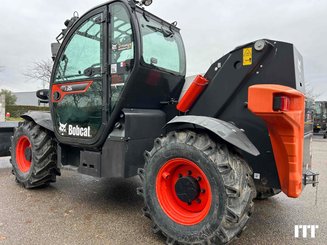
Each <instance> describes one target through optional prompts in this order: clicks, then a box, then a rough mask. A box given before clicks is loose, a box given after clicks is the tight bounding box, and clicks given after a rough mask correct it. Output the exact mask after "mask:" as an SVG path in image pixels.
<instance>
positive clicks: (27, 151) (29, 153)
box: [24, 147, 32, 162]
mask: <svg viewBox="0 0 327 245" xmlns="http://www.w3.org/2000/svg"><path fill="white" fill-rule="evenodd" d="M24 155H25V159H26V160H27V161H29V162H30V161H32V150H31V147H27V148H26V149H25V152H24Z"/></svg>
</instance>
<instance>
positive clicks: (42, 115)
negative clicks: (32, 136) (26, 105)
mask: <svg viewBox="0 0 327 245" xmlns="http://www.w3.org/2000/svg"><path fill="white" fill-rule="evenodd" d="M21 118H24V119H25V120H33V121H34V122H35V123H36V124H38V125H40V126H42V127H43V128H46V129H48V130H50V131H51V132H53V124H52V118H51V114H50V112H44V111H42V112H41V111H29V112H27V113H25V114H23V115H21Z"/></svg>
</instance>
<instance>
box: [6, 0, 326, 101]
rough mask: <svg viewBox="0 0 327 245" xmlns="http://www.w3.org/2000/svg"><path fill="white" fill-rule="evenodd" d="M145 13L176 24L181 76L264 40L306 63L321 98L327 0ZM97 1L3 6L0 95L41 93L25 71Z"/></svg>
mask: <svg viewBox="0 0 327 245" xmlns="http://www.w3.org/2000/svg"><path fill="white" fill-rule="evenodd" d="M153 1H154V3H153V4H152V6H150V7H149V8H148V10H149V11H151V12H153V13H155V14H156V15H159V16H160V17H161V18H163V19H165V20H167V21H169V22H173V21H175V20H176V21H177V22H178V26H179V27H180V28H181V29H182V36H183V39H184V43H185V46H186V54H187V74H188V75H192V74H197V73H204V72H205V71H206V70H207V69H208V67H209V66H210V63H212V62H213V61H215V60H217V59H218V58H220V57H221V56H223V55H224V54H226V53H227V52H229V51H230V50H232V49H233V48H235V47H236V46H239V45H241V44H244V43H247V42H250V41H253V40H257V39H261V38H269V39H276V40H280V41H287V42H291V43H294V44H295V46H296V47H297V48H298V50H299V51H300V52H301V54H302V55H303V58H304V66H305V67H304V69H305V77H306V80H307V81H309V82H310V83H311V84H312V87H313V88H314V90H315V93H316V94H321V95H320V97H319V98H318V99H321V100H327V48H326V46H327V41H326V40H327V1H323V0H321V1H319V0H315V1H314V0H294V1H291V0H288V1H285V0H279V1H277V0H275V1H267V0H266V1H263V0H253V1H250V0H248V1H244V0H233V1H231V0H202V1H201V0H192V1H190V0H189V1H187V0H153ZM103 2H104V1H100V0H93V1H90V0H79V1H67V0H56V1H50V0H28V1H26V0H2V1H1V5H0V66H5V69H4V70H3V71H2V72H0V89H1V88H7V89H11V90H13V91H15V92H19V91H33V90H36V89H39V88H42V82H40V81H31V80H27V79H26V78H25V77H24V76H23V73H26V71H27V70H28V67H29V66H30V65H31V64H32V63H33V61H38V60H44V59H48V58H50V56H51V52H50V43H51V42H54V41H55V37H56V36H57V35H58V34H59V32H60V30H61V29H62V28H63V22H64V20H66V19H67V18H70V17H71V16H72V13H73V12H74V11H75V10H76V11H78V12H79V13H80V15H81V14H83V13H84V12H86V11H87V10H88V9H90V8H92V7H93V6H95V5H97V4H100V3H103Z"/></svg>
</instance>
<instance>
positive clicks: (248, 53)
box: [243, 48, 252, 66]
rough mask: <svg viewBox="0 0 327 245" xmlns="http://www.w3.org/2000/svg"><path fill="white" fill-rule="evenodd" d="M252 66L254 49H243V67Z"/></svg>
mask: <svg viewBox="0 0 327 245" xmlns="http://www.w3.org/2000/svg"><path fill="white" fill-rule="evenodd" d="M249 65H252V48H244V49H243V66H249Z"/></svg>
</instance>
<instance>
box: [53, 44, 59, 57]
mask: <svg viewBox="0 0 327 245" xmlns="http://www.w3.org/2000/svg"><path fill="white" fill-rule="evenodd" d="M59 48H60V43H51V54H52V60H55V59H56V57H57V54H58V51H59Z"/></svg>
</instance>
